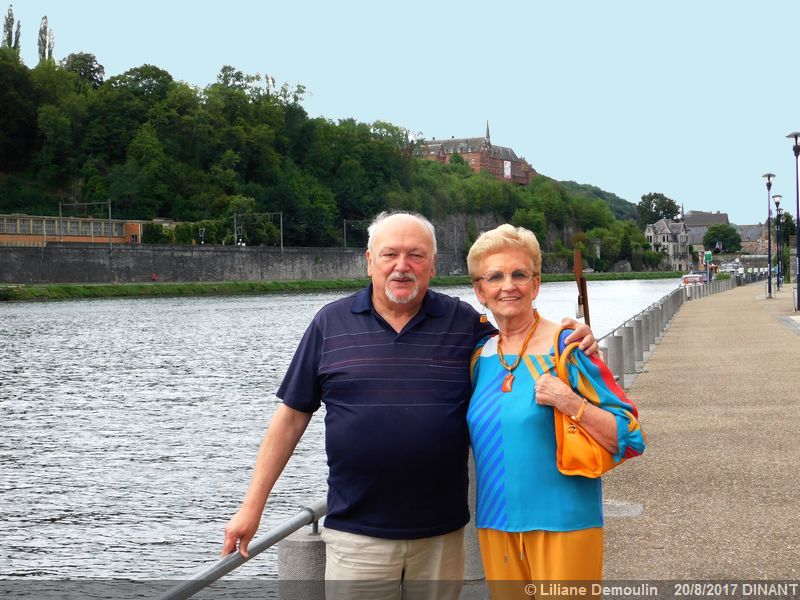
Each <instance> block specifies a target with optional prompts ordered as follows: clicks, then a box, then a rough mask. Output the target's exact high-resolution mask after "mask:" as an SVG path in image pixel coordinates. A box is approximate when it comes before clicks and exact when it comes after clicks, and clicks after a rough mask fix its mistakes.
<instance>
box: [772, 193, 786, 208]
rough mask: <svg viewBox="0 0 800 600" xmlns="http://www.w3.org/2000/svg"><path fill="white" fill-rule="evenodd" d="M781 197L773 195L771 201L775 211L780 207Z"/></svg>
mask: <svg viewBox="0 0 800 600" xmlns="http://www.w3.org/2000/svg"><path fill="white" fill-rule="evenodd" d="M781 198H783V196H781V195H780V194H773V196H772V199H773V200H774V201H775V208H776V209H777V208H778V207H779V206H780V205H781Z"/></svg>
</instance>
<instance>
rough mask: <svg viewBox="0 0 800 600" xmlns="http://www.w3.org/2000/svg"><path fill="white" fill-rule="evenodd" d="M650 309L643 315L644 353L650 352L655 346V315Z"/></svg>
mask: <svg viewBox="0 0 800 600" xmlns="http://www.w3.org/2000/svg"><path fill="white" fill-rule="evenodd" d="M652 310H653V309H649V310H648V311H647V312H646V313H644V314H643V315H642V352H650V347H651V346H652V345H653V315H652Z"/></svg>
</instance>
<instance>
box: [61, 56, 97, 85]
mask: <svg viewBox="0 0 800 600" xmlns="http://www.w3.org/2000/svg"><path fill="white" fill-rule="evenodd" d="M60 64H61V67H62V68H63V69H65V70H67V71H70V72H72V73H75V74H76V75H77V76H78V79H79V81H80V82H81V83H82V84H83V85H86V86H90V87H92V88H94V89H97V88H99V87H100V86H101V85H102V84H103V76H104V75H105V68H104V67H103V65H101V64H100V63H98V62H97V58H96V57H95V55H94V54H90V53H89V52H77V53H72V54H70V55H68V56H67V57H66V58H64V59H63V60H62V61H61V63H60Z"/></svg>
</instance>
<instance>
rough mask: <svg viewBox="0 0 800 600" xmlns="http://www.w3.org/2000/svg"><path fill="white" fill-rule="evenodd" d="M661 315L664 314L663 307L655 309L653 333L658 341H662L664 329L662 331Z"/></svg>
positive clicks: (658, 306) (659, 306)
mask: <svg viewBox="0 0 800 600" xmlns="http://www.w3.org/2000/svg"><path fill="white" fill-rule="evenodd" d="M661 313H662V310H661V305H657V306H654V307H653V333H654V334H655V336H656V341H658V340H660V339H661V332H662V329H661V322H662V316H661Z"/></svg>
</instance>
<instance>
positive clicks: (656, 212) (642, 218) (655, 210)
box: [636, 193, 681, 227]
mask: <svg viewBox="0 0 800 600" xmlns="http://www.w3.org/2000/svg"><path fill="white" fill-rule="evenodd" d="M636 210H637V212H638V213H639V223H640V224H641V225H642V226H643V227H644V226H646V225H649V224H650V223H655V222H656V221H658V220H660V219H670V220H674V219H676V218H677V217H678V215H679V214H680V212H681V207H680V206H678V203H677V202H675V201H674V200H673V199H672V198H667V197H666V196H665V195H664V194H661V193H650V194H645V195H644V196H642V200H641V201H640V202H639V204H637V205H636Z"/></svg>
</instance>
